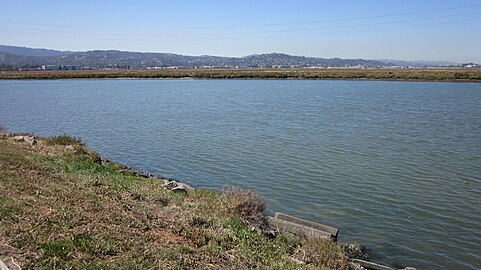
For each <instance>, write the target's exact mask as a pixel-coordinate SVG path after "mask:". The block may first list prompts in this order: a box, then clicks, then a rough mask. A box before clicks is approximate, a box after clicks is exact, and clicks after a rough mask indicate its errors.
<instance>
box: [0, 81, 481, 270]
mask: <svg viewBox="0 0 481 270" xmlns="http://www.w3.org/2000/svg"><path fill="white" fill-rule="evenodd" d="M0 124H2V125H3V126H5V127H6V128H7V129H9V130H12V131H19V132H24V131H26V132H34V133H35V134H38V135H56V134H60V133H63V132H66V133H69V134H73V135H75V136H80V137H81V138H82V139H83V140H84V141H85V142H86V144H87V145H88V146H90V147H92V148H94V149H96V150H97V151H99V152H100V153H101V154H102V155H103V156H106V157H108V158H110V159H112V160H114V161H117V162H121V163H124V164H127V165H129V166H131V167H135V168H138V169H141V170H145V171H149V172H152V173H156V174H160V175H162V176H164V177H174V178H176V179H179V180H183V181H186V182H189V183H191V184H193V185H194V186H201V187H211V188H222V187H223V186H225V185H236V186H241V187H249V188H253V189H256V190H257V191H258V192H259V193H261V194H262V195H263V197H264V198H265V200H266V201H267V202H268V205H269V208H270V209H271V210H275V211H282V212H286V213H289V214H293V215H296V216H299V217H302V218H306V219H309V220H312V221H316V222H321V223H325V224H329V225H332V226H335V227H338V228H340V241H341V242H351V241H357V242H360V243H363V244H365V245H367V246H369V247H371V248H372V249H374V251H375V253H376V260H377V261H379V262H382V263H386V264H389V265H392V266H406V265H409V266H415V267H418V269H478V268H481V84H462V83H412V82H409V83H407V82H367V81H366V82H364V81H363V82H357V81H253V80H249V81H222V80H218V81H206V80H203V81H198V80H185V81H181V80H176V81H169V80H108V81H104V80H90V81H75V80H69V81H0Z"/></svg>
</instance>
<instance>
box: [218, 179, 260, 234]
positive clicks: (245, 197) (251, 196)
mask: <svg viewBox="0 0 481 270" xmlns="http://www.w3.org/2000/svg"><path fill="white" fill-rule="evenodd" d="M223 196H224V198H225V200H226V201H227V202H228V204H229V208H230V209H231V210H232V211H233V212H234V214H235V215H237V216H238V217H239V218H241V219H242V221H244V222H245V223H246V224H247V225H249V226H251V227H254V228H259V229H262V228H264V226H265V218H264V211H265V210H266V204H265V202H264V201H263V200H262V199H261V197H260V196H259V194H257V193H256V192H255V191H253V190H250V189H240V188H235V187H227V188H225V189H224V192H223Z"/></svg>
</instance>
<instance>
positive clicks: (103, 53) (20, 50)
mask: <svg viewBox="0 0 481 270" xmlns="http://www.w3.org/2000/svg"><path fill="white" fill-rule="evenodd" d="M431 62H432V63H434V64H433V65H434V66H439V65H441V64H443V63H447V64H450V63H452V62H447V61H431ZM43 65H80V66H83V67H89V68H94V69H96V68H122V69H145V68H166V67H176V68H273V67H280V68H305V67H311V68H315V67H319V68H328V67H387V66H396V65H403V66H409V65H410V66H430V61H417V62H416V61H403V60H372V59H361V58H357V59H345V58H339V57H334V58H320V57H310V56H297V55H289V54H285V53H279V52H273V53H263V54H251V55H247V56H242V57H228V56H213V55H200V56H191V55H182V54H175V53H158V52H133V51H120V50H91V51H78V52H72V51H59V50H51V49H37V48H27V47H19V46H9V45H0V67H3V69H8V68H11V69H15V68H22V67H24V68H28V67H32V68H35V67H37V68H38V67H40V66H43Z"/></svg>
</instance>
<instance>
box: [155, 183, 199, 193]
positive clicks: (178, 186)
mask: <svg viewBox="0 0 481 270" xmlns="http://www.w3.org/2000/svg"><path fill="white" fill-rule="evenodd" d="M162 188H163V189H165V190H170V191H172V192H184V193H188V192H192V191H194V190H195V189H194V188H193V187H191V186H189V185H187V184H184V183H179V182H176V181H168V182H167V183H165V184H163V185H162Z"/></svg>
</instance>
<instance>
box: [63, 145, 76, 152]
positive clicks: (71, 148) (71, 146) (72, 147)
mask: <svg viewBox="0 0 481 270" xmlns="http://www.w3.org/2000/svg"><path fill="white" fill-rule="evenodd" d="M65 150H66V151H75V146H73V145H71V144H69V145H67V146H65Z"/></svg>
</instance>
